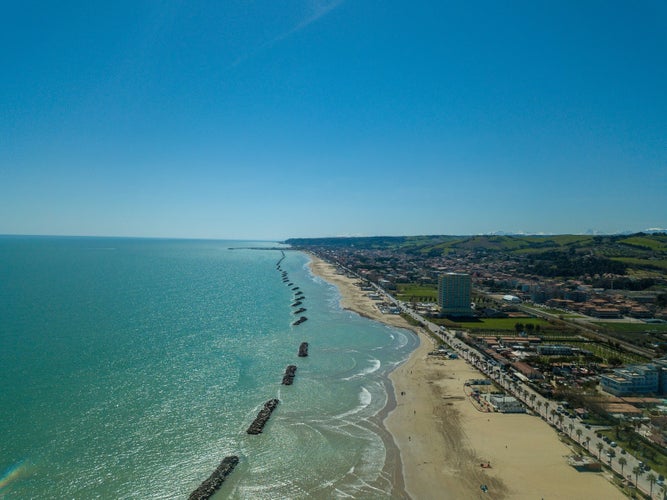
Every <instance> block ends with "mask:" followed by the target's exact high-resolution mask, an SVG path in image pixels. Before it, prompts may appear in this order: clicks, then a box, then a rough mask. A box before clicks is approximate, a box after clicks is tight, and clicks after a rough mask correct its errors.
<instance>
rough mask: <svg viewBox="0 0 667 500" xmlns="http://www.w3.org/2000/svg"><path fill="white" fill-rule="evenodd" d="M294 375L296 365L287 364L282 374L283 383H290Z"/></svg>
mask: <svg viewBox="0 0 667 500" xmlns="http://www.w3.org/2000/svg"><path fill="white" fill-rule="evenodd" d="M295 375H296V365H289V366H288V367H287V368H286V369H285V375H283V385H292V383H293V382H294V376H295Z"/></svg>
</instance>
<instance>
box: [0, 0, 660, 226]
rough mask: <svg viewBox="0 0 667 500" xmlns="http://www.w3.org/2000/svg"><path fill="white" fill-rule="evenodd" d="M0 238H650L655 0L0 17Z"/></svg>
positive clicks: (654, 219) (655, 181)
mask: <svg viewBox="0 0 667 500" xmlns="http://www.w3.org/2000/svg"><path fill="white" fill-rule="evenodd" d="M0 56H1V59H0V64H1V66H0V67H1V68H2V77H1V78H0V234H71V235H124V236H166V237H211V238H239V239H245V238H250V239H283V238H287V237H292V236H335V235H400V234H405V235H411V234H478V233H486V232H493V231H498V230H503V231H508V232H519V231H526V232H546V233H580V232H585V231H587V230H589V229H594V230H598V231H602V232H617V231H624V230H642V229H647V228H651V227H662V228H664V227H667V4H666V3H665V2H664V0H642V1H639V2H627V1H613V0H611V1H609V0H600V1H586V0H576V1H568V0H558V1H556V0H545V1H540V2H535V1H533V0H531V1H500V0H492V1H476V2H463V1H458V2H449V1H446V0H435V1H419V0H417V1H415V2H407V1H400V2H399V1H393V0H338V1H335V0H319V1H317V0H286V1H275V0H255V1H252V0H226V1H210V2H203V1H196V0H194V1H187V2H186V1H169V0H163V1H157V0H155V1H141V0H132V1H124V0H118V1H115V2H95V1H78V2H77V1H69V2H68V1H65V2H45V1H41V2H36V1H30V0H22V1H7V2H3V7H2V15H0Z"/></svg>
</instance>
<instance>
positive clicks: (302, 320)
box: [292, 316, 308, 326]
mask: <svg viewBox="0 0 667 500" xmlns="http://www.w3.org/2000/svg"><path fill="white" fill-rule="evenodd" d="M307 319H308V318H306V317H305V316H301V317H300V318H299V319H297V320H296V321H295V322H294V323H292V324H293V325H294V326H298V325H300V324H301V323H303V322H304V321H306V320H307Z"/></svg>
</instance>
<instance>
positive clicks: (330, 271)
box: [307, 253, 423, 498]
mask: <svg viewBox="0 0 667 500" xmlns="http://www.w3.org/2000/svg"><path fill="white" fill-rule="evenodd" d="M307 255H308V257H309V258H310V259H311V260H310V263H309V264H308V267H309V268H310V270H311V272H312V273H313V274H314V275H315V276H318V277H319V278H321V279H323V280H325V281H326V282H328V283H330V284H332V285H334V286H335V287H336V288H337V289H338V291H339V293H340V295H341V301H340V302H341V306H342V307H343V308H344V309H348V310H350V311H354V312H355V313H357V314H359V315H360V316H363V317H365V318H368V319H371V320H374V321H380V322H382V323H385V324H387V325H389V326H394V327H397V328H403V329H406V330H411V331H412V332H414V333H416V334H418V331H417V329H416V328H414V327H413V326H412V325H410V324H409V323H408V322H407V321H405V320H404V319H403V318H402V317H400V316H391V317H387V318H379V317H378V314H380V313H379V311H378V310H377V308H376V307H375V304H374V302H373V301H372V300H370V299H369V298H368V297H366V296H365V295H364V292H362V291H361V290H360V289H359V288H357V287H356V286H355V285H354V284H353V281H354V280H352V279H350V278H347V277H346V276H343V275H340V274H338V272H337V270H336V268H335V267H334V266H333V265H332V264H330V263H329V262H326V261H324V260H322V259H321V258H319V257H317V256H316V255H313V254H311V253H307ZM422 344H423V339H422V336H421V335H419V344H418V346H417V347H416V350H418V349H419V347H420V346H421V345H422ZM412 354H413V353H412ZM412 354H411V355H410V356H412ZM408 359H409V358H408ZM406 362H407V359H406V360H404V361H403V362H402V363H400V364H399V365H397V366H396V367H394V368H393V369H392V370H391V371H390V372H389V374H388V375H389V376H388V377H386V378H384V380H383V382H384V385H385V389H386V393H387V402H386V404H385V406H384V407H383V408H382V409H381V410H380V411H379V412H378V413H377V414H376V415H375V416H374V417H373V418H371V419H369V420H370V423H371V424H373V425H374V426H375V431H376V432H377V433H378V434H379V435H380V437H381V439H382V441H383V442H384V444H385V448H386V450H387V456H386V460H385V464H384V467H383V469H382V475H383V477H384V478H386V479H387V480H388V481H390V483H391V485H392V494H391V497H392V498H410V495H409V493H408V492H407V490H406V487H405V479H404V474H405V471H404V467H403V462H402V459H401V450H400V448H399V446H398V444H397V442H396V439H395V436H394V434H393V433H392V432H391V431H390V429H388V428H387V425H386V423H385V421H386V419H387V417H388V416H389V415H390V414H391V413H392V412H393V411H394V410H395V409H396V407H397V398H396V389H395V386H394V382H393V377H392V375H393V374H394V373H395V371H396V369H397V368H398V367H400V366H401V365H403V364H405V363H406Z"/></svg>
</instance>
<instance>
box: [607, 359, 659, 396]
mask: <svg viewBox="0 0 667 500" xmlns="http://www.w3.org/2000/svg"><path fill="white" fill-rule="evenodd" d="M600 388H601V389H602V390H603V391H605V392H608V393H609V394H613V395H614V396H630V395H636V394H667V358H663V359H659V360H654V361H653V362H652V363H648V364H645V365H629V366H626V367H624V368H617V369H615V370H614V371H613V372H612V373H608V374H604V375H602V376H601V377H600Z"/></svg>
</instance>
